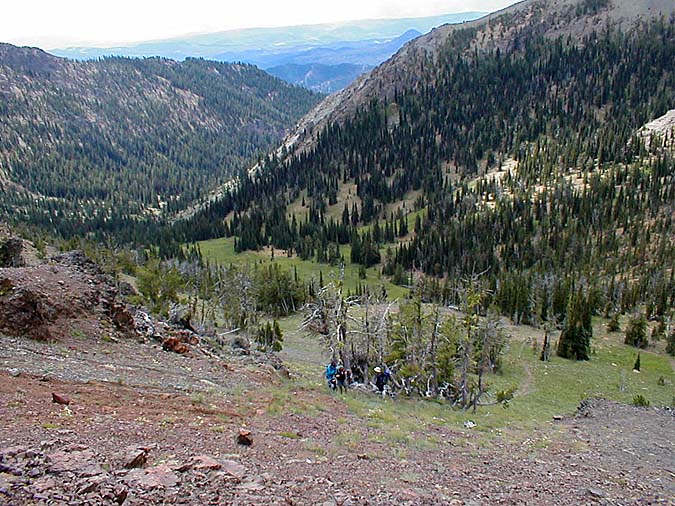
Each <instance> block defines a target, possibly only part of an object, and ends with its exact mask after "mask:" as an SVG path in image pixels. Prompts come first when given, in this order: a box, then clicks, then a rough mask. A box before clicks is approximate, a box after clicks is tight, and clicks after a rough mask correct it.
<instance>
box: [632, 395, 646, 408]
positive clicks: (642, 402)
mask: <svg viewBox="0 0 675 506" xmlns="http://www.w3.org/2000/svg"><path fill="white" fill-rule="evenodd" d="M633 405H634V406H638V407H640V408H648V407H649V401H648V400H647V399H645V396H644V395H642V394H638V395H636V396H635V397H633Z"/></svg>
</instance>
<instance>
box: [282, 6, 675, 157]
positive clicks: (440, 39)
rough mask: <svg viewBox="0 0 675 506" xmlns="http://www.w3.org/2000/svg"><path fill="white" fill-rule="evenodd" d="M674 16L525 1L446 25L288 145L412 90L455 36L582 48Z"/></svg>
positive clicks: (509, 46) (500, 45) (498, 45)
mask: <svg viewBox="0 0 675 506" xmlns="http://www.w3.org/2000/svg"><path fill="white" fill-rule="evenodd" d="M674 12H675V3H673V2H672V1H671V0H525V1H523V2H519V3H517V4H514V5H512V6H510V7H507V8H505V9H503V10H500V11H497V12H494V13H492V14H489V15H487V16H485V17H482V18H480V19H478V20H475V21H468V22H463V23H458V24H446V25H442V26H440V27H438V28H435V29H433V30H432V31H431V32H429V33H427V34H425V35H422V36H420V37H417V38H415V39H414V40H412V41H410V42H408V43H407V44H405V45H404V46H403V47H402V48H401V49H400V50H399V51H398V52H397V53H396V54H395V55H394V56H392V57H391V58H390V59H389V60H387V61H386V62H384V63H383V64H381V65H380V66H378V67H377V68H375V69H374V70H373V71H372V72H370V73H368V74H364V75H362V76H361V77H359V78H358V79H356V80H355V81H354V82H353V83H352V84H351V85H350V86H349V87H347V88H345V89H344V90H342V91H341V92H339V93H336V94H334V95H331V96H330V97H327V98H326V99H325V100H324V101H323V102H321V103H320V104H319V105H317V106H316V107H315V108H314V109H313V110H312V111H310V112H309V113H308V114H307V115H306V116H305V117H304V118H303V119H302V120H301V122H300V123H299V125H298V128H297V129H296V131H295V132H293V133H292V134H291V135H290V136H289V137H288V138H287V139H286V141H285V143H284V145H285V147H286V148H289V147H290V146H293V145H295V146H296V147H297V149H299V150H304V149H306V148H307V147H309V146H311V145H312V144H313V142H314V138H315V136H316V135H317V134H318V133H319V132H320V131H321V130H322V129H323V127H324V126H326V125H327V124H329V123H332V122H336V121H337V122H341V121H343V120H344V119H345V118H347V117H350V116H351V115H352V114H353V113H354V112H355V111H356V110H357V109H358V108H359V107H360V106H362V105H364V104H367V103H368V102H369V101H371V100H373V99H376V98H377V99H384V100H387V99H390V98H391V97H392V96H393V95H394V92H395V90H397V89H398V90H400V89H405V88H411V87H414V86H415V85H416V83H417V82H418V80H419V79H420V72H419V66H420V62H424V61H431V62H434V61H436V60H437V58H438V54H439V52H440V51H441V50H442V49H443V48H444V47H445V45H446V43H447V42H448V40H449V38H450V36H451V34H453V33H455V32H456V31H457V30H470V31H471V32H469V31H467V32H466V33H467V34H468V36H469V37H470V42H469V44H468V46H467V48H466V52H467V54H470V53H472V52H474V51H479V52H480V51H490V50H495V49H500V50H501V51H510V50H513V49H515V48H516V47H517V45H518V39H519V38H520V37H521V36H522V35H523V34H524V33H530V34H537V35H540V36H543V37H545V38H550V39H555V38H558V37H563V36H570V37H571V38H572V40H575V41H576V42H577V43H578V44H581V43H582V42H583V39H584V37H586V36H588V35H590V34H591V33H593V32H594V31H597V30H599V29H602V28H603V27H606V26H612V27H614V28H618V29H622V30H627V29H629V28H630V27H632V26H635V25H637V24H639V23H640V22H643V21H647V20H650V19H655V18H659V17H662V16H670V15H672V14H673V13H674Z"/></svg>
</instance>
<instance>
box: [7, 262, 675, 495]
mask: <svg viewBox="0 0 675 506" xmlns="http://www.w3.org/2000/svg"><path fill="white" fill-rule="evenodd" d="M30 269H33V270H30ZM0 275H2V276H4V278H5V279H10V280H12V283H13V284H12V286H13V287H14V288H12V289H11V290H8V291H6V292H5V294H4V295H3V297H15V296H17V291H18V290H19V289H18V288H17V287H21V289H22V290H25V291H27V292H30V293H35V294H41V296H42V297H43V298H44V299H40V300H46V302H44V304H42V305H41V306H39V308H41V309H40V310H43V309H45V308H51V309H50V311H51V310H52V309H53V310H54V311H55V312H52V313H50V312H49V311H48V312H47V313H45V314H52V315H53V316H54V317H53V318H51V319H46V320H45V321H46V323H45V324H44V328H46V329H47V330H48V331H49V335H50V336H51V338H50V339H48V340H36V339H29V338H28V337H27V336H28V335H32V334H31V333H30V332H28V330H30V329H31V324H32V325H37V326H40V325H43V321H41V320H39V319H35V318H32V319H24V320H22V321H23V322H24V323H23V324H22V326H21V327H18V328H14V330H18V331H17V332H15V335H14V336H13V337H8V336H6V335H2V334H0V427H1V428H2V430H0V504H3V505H4V504H7V505H12V506H14V505H17V506H18V505H24V504H37V505H52V504H88V505H99V504H105V505H108V504H110V505H115V504H125V505H127V504H130V505H146V504H195V505H197V504H200V505H201V504H237V505H238V504H242V505H243V504H246V505H251V504H255V505H257V504H261V505H263V504H264V505H267V504H277V505H292V504H297V505H304V504H312V505H313V504H325V505H338V504H339V505H356V504H358V505H365V504H369V505H390V504H397V505H438V504H449V505H460V504H466V505H492V504H537V505H580V504H582V505H583V504H606V505H630V504H673V497H674V496H675V485H674V484H675V475H674V473H675V469H674V468H673V462H675V418H674V417H673V414H672V413H670V412H668V411H665V410H654V409H649V410H645V409H641V408H635V407H631V406H622V405H618V404H615V403H611V402H606V401H592V402H587V403H585V404H583V405H582V406H581V409H580V411H579V413H578V414H576V415H570V416H569V417H568V418H565V419H562V420H560V421H557V422H555V423H554V424H552V425H551V424H548V425H547V426H545V427H542V428H541V429H540V430H538V431H537V432H536V433H535V434H531V435H527V437H523V436H522V433H521V434H520V436H519V437H502V436H487V435H486V434H480V433H476V432H472V431H471V430H469V429H464V428H462V427H457V426H450V425H448V424H446V423H444V422H443V421H436V422H433V423H431V422H429V423H424V424H422V423H420V425H419V426H418V427H416V428H415V429H414V430H413V431H412V432H406V433H402V431H400V430H399V431H398V433H397V432H396V430H391V431H386V430H385V429H383V427H382V425H381V424H373V423H370V422H369V421H368V420H364V419H362V418H360V417H358V416H356V415H355V414H354V413H353V412H351V411H350V410H349V409H348V403H346V402H344V400H343V399H342V398H341V397H338V396H333V395H330V394H329V393H328V392H327V391H326V390H324V389H323V388H322V387H321V386H311V385H308V384H307V382H306V381H303V380H300V379H298V378H293V377H291V378H288V377H287V375H285V374H284V372H285V371H284V369H283V368H282V367H280V366H279V361H278V359H274V358H272V357H269V356H266V355H262V354H256V353H250V352H248V351H247V350H241V349H235V348H232V347H231V346H227V345H225V346H224V347H223V348H222V349H218V350H216V349H215V348H212V347H211V346H210V345H209V341H208V340H207V339H204V336H198V335H196V334H193V333H191V332H190V331H188V330H185V329H183V330H178V329H175V328H173V327H171V326H169V325H167V324H164V323H161V322H157V321H154V320H152V319H151V318H150V317H148V316H147V315H145V314H144V313H136V314H133V315H131V316H133V318H132V320H131V321H129V319H128V318H126V319H125V320H124V321H125V322H127V324H128V325H131V327H130V330H129V331H122V330H120V329H119V328H116V324H115V320H114V318H113V316H112V313H110V312H109V311H108V309H107V308H109V307H112V306H111V304H110V303H109V301H111V300H114V297H113V296H115V293H112V292H111V293H109V291H110V290H112V288H111V285H110V284H109V283H108V282H107V281H106V280H105V279H103V278H101V277H100V273H97V272H96V271H95V270H93V269H92V268H91V266H89V265H88V264H87V263H86V262H84V261H83V260H82V259H81V258H79V257H77V255H76V258H73V257H72V255H71V256H70V257H65V258H62V259H52V261H51V262H50V263H47V264H43V265H41V266H39V268H38V269H37V270H35V268H26V269H24V270H19V269H16V268H13V269H0ZM62 289H63V296H61V295H60V294H61V290H62ZM115 300H116V299H115ZM104 301H108V302H107V303H106V302H104ZM10 306H11V304H10ZM7 307H8V303H7V299H2V301H0V313H3V312H4V313H3V314H7V311H8V309H7ZM125 309H126V307H125ZM10 310H12V311H18V310H17V309H16V308H15V307H14V306H12V307H11V308H10ZM18 314H19V313H18V312H17V315H18ZM130 314H131V313H130ZM5 321H7V319H6V320H5ZM83 322H84V325H82V324H83ZM5 328H7V326H6V327H5ZM170 339H174V340H175V341H171V343H173V344H172V345H169V341H170ZM288 344H289V347H288V349H287V350H286V351H285V353H284V354H283V355H282V356H283V357H284V358H285V359H286V360H288V361H289V362H290V363H296V364H297V365H296V367H298V368H302V369H303V371H307V370H314V369H315V370H316V374H317V381H316V382H314V383H319V381H318V380H319V378H318V377H319V376H320V374H321V365H320V364H319V363H318V362H319V361H320V358H321V355H320V353H319V352H318V350H316V349H309V348H308V346H309V343H306V342H303V341H302V340H297V339H289V343H288ZM179 345H180V346H179ZM176 351H180V352H181V353H176ZM321 383H322V382H321ZM347 395H367V394H357V393H352V392H350V393H348V394H347ZM381 402H397V401H395V400H382V401H381ZM242 431H243V434H248V433H250V435H247V436H246V437H243V436H242ZM241 443H250V444H241Z"/></svg>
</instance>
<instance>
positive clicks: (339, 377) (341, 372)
mask: <svg viewBox="0 0 675 506" xmlns="http://www.w3.org/2000/svg"><path fill="white" fill-rule="evenodd" d="M335 381H337V387H338V389H339V390H340V392H341V393H344V392H345V391H346V390H347V371H346V369H345V368H344V366H343V365H342V364H340V365H339V366H338V368H337V372H336V373H335Z"/></svg>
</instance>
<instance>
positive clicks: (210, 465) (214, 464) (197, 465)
mask: <svg viewBox="0 0 675 506" xmlns="http://www.w3.org/2000/svg"><path fill="white" fill-rule="evenodd" d="M191 466H192V469H195V470H198V471H203V470H215V469H220V468H221V467H223V466H222V464H221V463H220V462H218V461H217V460H216V459H214V458H213V457H209V456H208V455H199V456H196V457H192V459H191Z"/></svg>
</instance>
